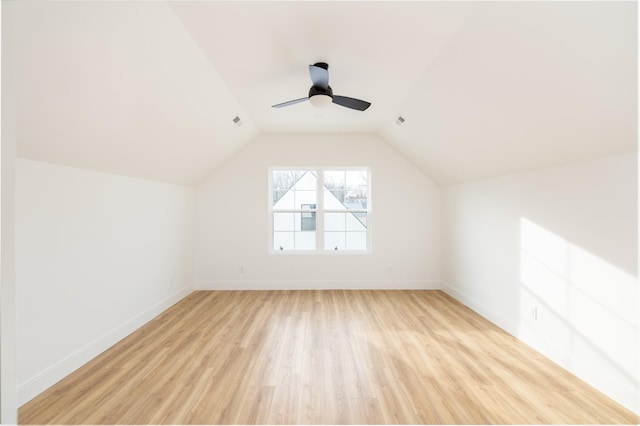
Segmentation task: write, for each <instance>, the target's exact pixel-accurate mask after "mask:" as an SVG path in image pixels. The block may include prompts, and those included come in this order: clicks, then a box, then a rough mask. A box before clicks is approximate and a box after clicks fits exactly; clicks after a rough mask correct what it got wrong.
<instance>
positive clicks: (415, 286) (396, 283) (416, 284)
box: [196, 280, 440, 290]
mask: <svg viewBox="0 0 640 426" xmlns="http://www.w3.org/2000/svg"><path fill="white" fill-rule="evenodd" d="M196 289H197V290H440V281H435V280H433V281H429V280H373V281H372V280H291V281H288V280H258V281H209V282H197V283H196Z"/></svg>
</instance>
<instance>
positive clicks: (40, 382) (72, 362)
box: [18, 286, 194, 406]
mask: <svg viewBox="0 0 640 426" xmlns="http://www.w3.org/2000/svg"><path fill="white" fill-rule="evenodd" d="M193 290H194V288H193V286H188V287H185V288H183V289H181V290H179V291H177V292H176V293H174V294H172V295H171V296H169V297H167V298H166V299H164V300H162V301H161V302H159V303H157V304H156V305H154V306H152V307H151V308H149V309H147V310H146V311H144V312H142V313H141V314H139V315H136V316H135V317H133V318H131V319H130V320H129V321H127V322H125V323H124V324H122V325H120V326H119V327H116V328H115V329H113V330H111V331H110V332H108V333H106V334H105V335H103V336H101V337H99V338H97V339H95V340H94V341H92V342H91V343H89V344H88V345H87V346H85V347H84V348H82V349H80V350H78V351H76V352H74V353H72V354H71V355H69V356H67V357H66V358H63V359H61V360H60V361H58V362H57V363H55V364H53V365H52V366H50V367H48V368H46V369H45V370H43V371H41V372H40V373H38V374H36V375H35V376H33V377H32V378H30V379H29V380H27V381H26V382H24V383H21V384H19V385H18V405H19V406H21V405H23V404H25V403H27V402H29V401H30V400H31V399H33V398H34V397H35V396H37V395H38V394H40V393H42V392H44V391H45V390H46V389H48V388H49V387H51V386H52V385H54V384H55V383H57V382H59V381H60V380H62V379H63V378H64V377H66V376H68V375H69V374H71V373H72V372H73V371H75V370H77V369H78V368H80V367H81V366H83V365H84V364H86V363H87V362H89V361H91V360H92V359H93V358H95V357H96V356H98V355H100V354H101V353H102V352H104V351H105V350H107V349H109V348H110V347H111V346H113V345H114V344H116V343H118V342H119V341H120V340H122V339H124V338H125V337H127V336H128V335H129V334H131V333H133V332H134V331H136V330H137V329H138V328H140V327H142V326H143V325H145V324H146V323H147V322H149V321H151V320H152V319H153V318H155V317H156V316H158V315H160V314H161V313H162V312H164V311H166V310H167V309H168V308H170V307H171V306H173V305H175V304H176V303H178V302H179V301H180V300H182V299H184V298H185V297H187V296H188V295H189V294H191V293H192V292H193Z"/></svg>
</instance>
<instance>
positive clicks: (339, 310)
mask: <svg viewBox="0 0 640 426" xmlns="http://www.w3.org/2000/svg"><path fill="white" fill-rule="evenodd" d="M19 420H20V423H21V424H88V423H91V424H419V423H422V424H461V423H473V424H528V423H535V424H557V423H562V424H604V423H606V424H637V423H638V420H639V419H638V417H637V416H636V415H634V414H633V413H631V412H630V411H628V410H626V409H625V408H623V407H621V406H620V405H618V404H616V403H615V402H613V401H612V400H610V399H609V398H607V397H606V396H604V395H602V394H601V393H599V392H598V391H597V390H595V389H594V388H592V387H590V386H589V385H587V384H585V383H584V382H583V381H581V380H579V379H578V378H576V377H574V376H573V375H571V374H570V373H568V372H567V371H566V370H563V369H561V368H560V367H558V366H557V365H555V364H553V363H552V362H551V361H549V360H548V359H546V358H545V357H543V356H542V355H540V354H539V353H537V352H535V351H534V350H533V349H531V348H530V347H528V346H526V345H524V344H522V343H521V342H519V341H518V340H517V339H516V338H515V337H513V336H511V335H509V334H507V333H505V332H504V331H502V330H501V329H499V328H498V327H496V326H495V325H493V324H491V323H490V322H488V321H486V320H485V319H483V318H482V317H480V316H479V315H477V314H476V313H474V312H473V311H471V310H470V309H469V308H467V307H465V306H463V305H461V304H460V303H459V302H457V301H455V300H454V299H453V298H451V297H450V296H448V295H447V294H445V293H443V292H441V291H373V290H362V291H346V290H326V291H325V290H313V291H293V290H287V291H251V292H248V291H246V292H245V291H219V292H204V291H199V292H194V293H193V294H191V295H190V296H188V297H187V298H185V299H184V300H182V301H181V302H180V303H178V304H176V305H175V306H173V307H172V308H171V309H169V310H167V311H166V312H164V313H162V314H161V315H159V316H158V317H157V318H155V319H154V320H152V321H150V322H149V323H148V324H147V325H145V326H144V327H142V328H140V329H139V330H137V331H136V332H134V333H133V334H131V335H130V336H128V337H127V338H125V339H123V340H122V341H121V342H119V343H118V344H116V345H115V346H113V347H112V348H110V349H109V350H107V351H105V352H104V353H103V354H101V355H99V356H98V357H96V358H95V359H93V360H92V361H90V362H89V363H87V364H86V365H85V366H84V367H82V368H80V369H79V370H77V371H75V372H74V373H72V374H70V375H69V376H68V377H66V378H65V379H63V380H62V381H60V382H59V383H58V384H56V385H54V386H53V387H51V388H50V389H48V390H47V391H45V392H43V393H42V394H41V395H39V396H37V397H36V398H34V399H33V400H31V401H30V402H28V403H27V404H25V405H24V406H22V407H21V408H20V410H19Z"/></svg>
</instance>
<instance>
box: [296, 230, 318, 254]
mask: <svg viewBox="0 0 640 426" xmlns="http://www.w3.org/2000/svg"><path fill="white" fill-rule="evenodd" d="M294 234H295V237H294V240H295V241H294V242H295V249H296V250H315V249H316V233H315V232H304V231H303V232H295V233H294Z"/></svg>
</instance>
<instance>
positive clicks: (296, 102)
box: [271, 98, 309, 108]
mask: <svg viewBox="0 0 640 426" xmlns="http://www.w3.org/2000/svg"><path fill="white" fill-rule="evenodd" d="M308 100H309V98H300V99H294V100H292V101H287V102H283V103H281V104H276V105H271V108H282V107H286V106H289V105H295V104H299V103H300V102H304V101H308Z"/></svg>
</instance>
